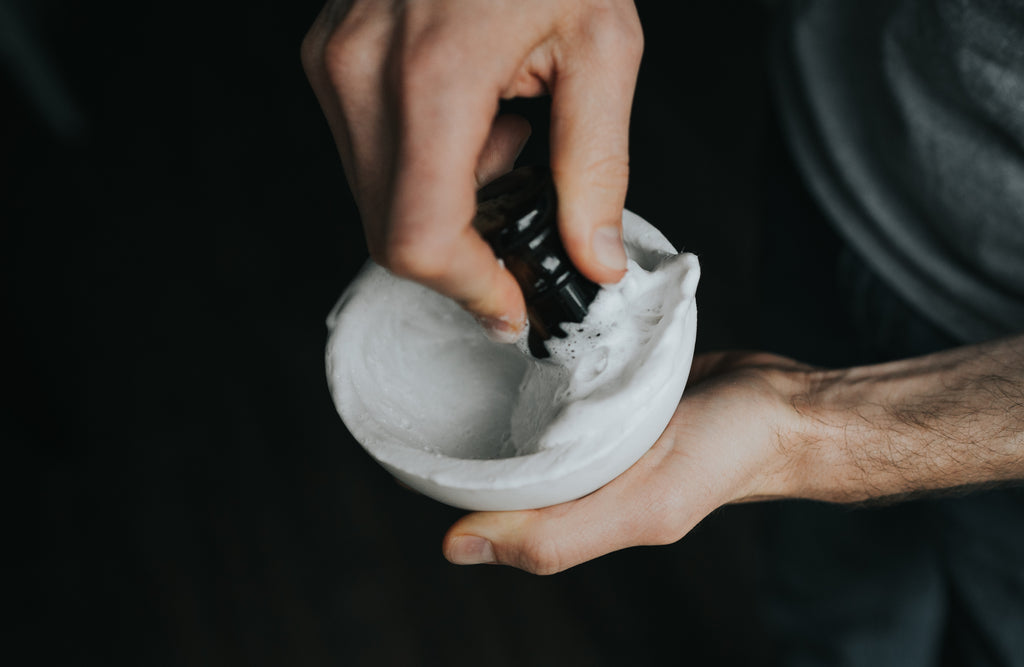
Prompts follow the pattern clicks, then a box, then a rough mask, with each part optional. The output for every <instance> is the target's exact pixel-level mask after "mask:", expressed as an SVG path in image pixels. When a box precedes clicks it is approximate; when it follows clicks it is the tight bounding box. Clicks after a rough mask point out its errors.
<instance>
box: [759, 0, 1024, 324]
mask: <svg viewBox="0 0 1024 667" xmlns="http://www.w3.org/2000/svg"><path fill="white" fill-rule="evenodd" d="M788 11H789V12H790V13H791V15H790V16H789V19H790V20H789V21H787V22H785V25H786V27H785V28H784V31H783V34H782V35H781V38H780V41H779V43H778V46H779V50H778V56H779V58H778V59H777V62H778V65H779V66H778V67H776V79H777V84H778V87H779V93H780V94H779V96H778V97H779V100H780V104H781V106H782V116H783V119H784V120H783V122H784V125H785V128H786V132H787V135H788V138H789V139H790V144H791V145H792V147H793V149H794V152H795V155H796V159H797V162H798V164H799V167H800V169H801V172H802V173H803V175H804V177H805V179H806V181H807V182H808V184H809V187H810V188H811V191H812V192H813V194H814V195H815V197H816V198H817V200H818V201H819V202H820V204H821V205H822V207H823V209H824V210H825V212H826V214H827V215H828V216H829V217H830V218H831V219H832V221H833V222H834V223H835V225H836V226H837V228H838V229H839V232H840V234H841V235H842V236H843V237H844V238H845V239H846V241H847V242H848V243H850V244H851V245H852V246H853V247H854V249H855V250H857V251H858V253H859V254H860V255H861V256H862V257H863V258H864V259H865V260H866V261H867V262H868V263H869V265H870V266H871V267H872V268H873V269H874V270H875V271H876V272H877V273H878V274H879V275H880V276H881V278H882V279H883V280H885V281H886V282H887V283H888V284H889V285H890V286H891V287H892V288H893V289H895V290H896V291H897V292H899V293H900V294H901V295H902V296H903V297H904V298H905V299H906V300H907V301H908V302H909V303H910V304H911V305H912V306H914V307H915V308H917V309H918V310H919V311H920V312H921V313H922V314H923V315H924V316H926V317H927V318H929V319H931V320H932V321H933V322H934V323H935V324H937V325H938V326H939V327H941V328H942V329H944V330H946V331H948V332H949V333H950V334H952V335H953V336H954V337H956V338H958V339H960V340H962V341H964V342H974V341H980V340H985V339H988V338H993V337H996V336H999V335H1004V334H1008V333H1011V332H1015V331H1022V330H1024V0H1022V1H1018V2H1014V1H1012V0H927V1H926V0H889V1H880V0H871V1H856V2H854V1H852V0H851V1H843V0H804V1H796V2H792V3H790V5H789V7H788Z"/></svg>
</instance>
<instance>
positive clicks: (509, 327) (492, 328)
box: [476, 317, 523, 344]
mask: <svg viewBox="0 0 1024 667" xmlns="http://www.w3.org/2000/svg"><path fill="white" fill-rule="evenodd" d="M476 321H477V322H479V323H480V326H481V327H482V328H483V330H484V335H485V336H487V339H488V340H490V341H491V342H492V343H502V344H508V343H514V342H516V341H517V340H519V335H520V334H521V333H522V330H523V329H522V327H518V328H517V327H515V326H514V325H513V324H512V323H511V322H509V321H508V320H504V319H501V318H498V317H478V318H476Z"/></svg>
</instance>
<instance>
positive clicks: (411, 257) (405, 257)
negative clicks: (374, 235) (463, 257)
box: [374, 239, 450, 281]
mask: <svg viewBox="0 0 1024 667" xmlns="http://www.w3.org/2000/svg"><path fill="white" fill-rule="evenodd" d="M374 260H375V261H376V262H377V263H379V264H381V265H382V266H384V267H386V268H387V269H388V270H389V271H391V272H392V273H394V274H395V275H396V276H399V277H400V278H408V279H410V280H417V281H430V280H434V279H437V278H439V277H441V276H442V275H444V273H445V272H446V271H447V270H448V266H449V263H450V262H449V261H448V260H449V258H448V255H447V253H445V252H443V251H439V250H438V249H436V248H432V247H427V246H425V245H423V244H418V243H414V242H403V241H398V240H395V239H390V240H388V241H387V243H386V244H385V245H384V247H383V248H382V249H381V251H380V252H379V253H377V256H375V257H374Z"/></svg>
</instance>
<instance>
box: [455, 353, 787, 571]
mask: <svg viewBox="0 0 1024 667" xmlns="http://www.w3.org/2000/svg"><path fill="white" fill-rule="evenodd" d="M806 370H807V367H806V366H803V365H801V364H798V363H796V362H794V361H791V360H789V359H785V358H783V357H778V356H775V355H770V354H753V353H718V354H711V355H703V356H700V357H697V358H696V359H694V363H693V369H692V370H691V373H690V378H689V382H688V385H687V388H686V393H685V395H684V397H683V400H682V401H680V403H679V407H678V408H677V409H676V412H675V414H674V415H673V417H672V420H671V421H670V422H669V425H668V427H667V428H666V429H665V432H664V433H663V434H662V436H661V438H659V439H658V441H657V442H656V443H655V444H654V446H653V447H652V448H651V449H650V450H649V451H648V452H647V453H646V454H645V455H644V456H643V457H642V458H641V459H640V460H639V461H637V463H636V464H634V465H633V466H632V467H631V468H629V470H627V471H626V472H624V473H623V474H622V475H620V476H619V477H617V478H615V479H614V480H612V481H611V482H609V483H608V484H607V485H605V486H604V487H602V488H600V489H598V490H597V491H595V492H594V493H592V494H590V495H588V496H585V497H583V498H580V499H579V500H573V501H570V502H567V503H562V504H560V505H555V506H553V507H546V508H543V509H538V510H525V511H518V512H478V513H475V514H469V515H467V516H465V517H463V518H462V519H461V520H459V521H458V522H457V523H456V524H455V525H454V526H452V527H451V529H450V530H449V531H448V534H447V535H446V536H445V539H444V545H443V549H444V554H445V557H446V558H448V560H450V561H452V562H453V563H457V564H473V563H489V562H493V563H502V564H505V565H512V566H514V567H518V568H521V569H524V570H527V571H529V572H533V573H536V574H551V573H554V572H559V571H561V570H565V569H567V568H570V567H572V566H574V565H578V564H579V563H583V562H585V561H588V560H591V559H593V558H597V557H598V556H602V555H604V554H606V553H609V552H612V551H616V550H618V549H624V548H626V547H630V546H637V545H654V544H669V543H671V542H675V541H677V540H679V539H680V538H682V537H683V536H684V535H685V534H686V533H688V532H689V531H690V530H691V529H692V528H693V527H694V526H695V525H697V523H699V522H700V521H701V519H703V518H704V517H705V516H707V515H708V514H709V513H711V512H712V511H713V510H714V509H716V508H717V507H720V506H721V505H725V504H728V503H733V502H741V501H749V500H756V499H764V498H770V497H777V496H781V495H784V494H785V493H786V491H787V489H788V488H789V478H790V476H791V475H792V470H791V465H790V462H789V460H788V459H789V457H788V455H787V453H786V448H785V447H783V446H782V445H781V443H780V440H779V434H780V433H785V432H788V431H791V430H793V429H794V428H795V425H796V422H797V419H798V416H797V414H796V411H795V410H794V409H793V408H792V403H791V401H790V400H789V397H790V396H791V395H793V394H794V393H799V392H800V387H801V383H802V382H803V378H804V376H805V375H806V373H805V372H804V371H806Z"/></svg>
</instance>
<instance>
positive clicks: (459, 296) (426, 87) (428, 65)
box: [371, 51, 526, 338]
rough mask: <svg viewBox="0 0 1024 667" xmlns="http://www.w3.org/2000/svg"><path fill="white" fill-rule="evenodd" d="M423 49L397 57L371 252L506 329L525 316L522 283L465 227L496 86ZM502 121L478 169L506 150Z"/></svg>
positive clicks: (509, 135)
mask: <svg viewBox="0 0 1024 667" xmlns="http://www.w3.org/2000/svg"><path fill="white" fill-rule="evenodd" d="M432 53H433V52H432V51H424V52H421V55H423V54H427V55H430V54H432ZM432 58H433V59H435V60H436V56H431V57H426V56H424V57H423V58H421V60H419V61H415V63H406V65H405V66H406V67H407V68H413V67H414V68H415V71H413V72H406V73H405V74H404V83H403V84H402V86H400V87H399V89H400V90H401V92H402V96H401V99H400V100H399V116H400V124H399V127H400V130H399V139H398V146H397V151H396V164H395V170H394V174H395V176H394V187H393V189H392V193H393V196H392V200H391V202H390V212H389V216H388V223H387V225H386V226H387V230H388V236H387V239H386V240H385V244H384V247H383V248H380V249H378V255H379V256H380V258H381V259H382V260H383V263H385V265H386V266H387V267H388V268H390V269H391V270H392V271H394V272H395V273H397V274H398V275H401V276H403V277H406V278H410V279H412V280H416V281H417V282H420V283H422V284H424V285H427V286H428V287H431V288H433V289H435V290H437V291H439V292H441V293H442V294H445V295H447V296H449V297H451V298H453V299H455V300H456V301H458V302H459V303H460V304H461V305H462V306H463V307H464V308H466V309H467V310H469V311H471V312H472V313H473V314H475V315H476V316H477V317H478V318H480V319H481V320H484V321H486V322H489V323H491V324H492V325H493V326H492V327H491V329H492V331H500V330H502V329H503V330H504V334H507V335H508V336H510V337H511V338H514V336H515V334H518V333H519V332H520V331H521V330H522V327H523V325H524V324H525V322H526V315H525V307H524V304H523V298H522V293H521V292H520V290H519V287H518V285H517V284H516V282H515V279H514V278H513V277H512V275H511V274H510V273H508V271H506V270H505V269H504V268H503V267H502V266H501V265H500V264H499V263H498V261H497V259H496V258H495V257H494V253H493V252H492V250H491V248H490V247H489V246H488V245H487V244H486V243H485V242H484V241H483V239H481V238H480V236H479V235H478V234H477V233H476V232H475V231H474V230H473V229H472V227H471V222H472V219H473V215H474V214H475V211H476V189H477V188H476V183H477V168H478V162H479V160H480V158H481V156H483V155H484V151H485V147H487V146H488V145H489V141H488V140H489V137H491V134H492V119H493V118H494V115H495V110H496V109H497V93H496V90H494V88H493V87H492V86H489V85H485V84H482V83H481V82H480V81H478V80H477V78H478V76H479V75H478V74H474V72H473V70H472V68H470V69H469V70H467V71H465V72H454V73H453V72H452V71H451V69H452V67H451V62H450V61H443V62H442V63H440V64H438V63H434V64H432V62H431V60H432ZM440 65H446V68H441V67H440ZM506 122H507V121H502V124H501V125H499V126H498V136H497V137H495V138H494V140H495V142H496V143H497V144H498V145H497V146H495V145H494V144H491V145H490V146H491V149H490V150H489V152H488V153H487V160H488V164H487V165H485V171H488V172H489V171H492V170H493V169H494V168H495V164H494V163H492V162H491V160H493V159H494V157H495V156H496V157H499V158H504V157H506V156H505V155H503V152H504V153H508V151H507V149H504V148H502V146H504V145H505V144H506V142H508V141H509V140H510V139H514V138H516V135H515V134H514V132H515V131H514V130H513V129H511V127H512V126H509V125H506V124H505V123H506ZM371 250H372V249H371Z"/></svg>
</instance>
